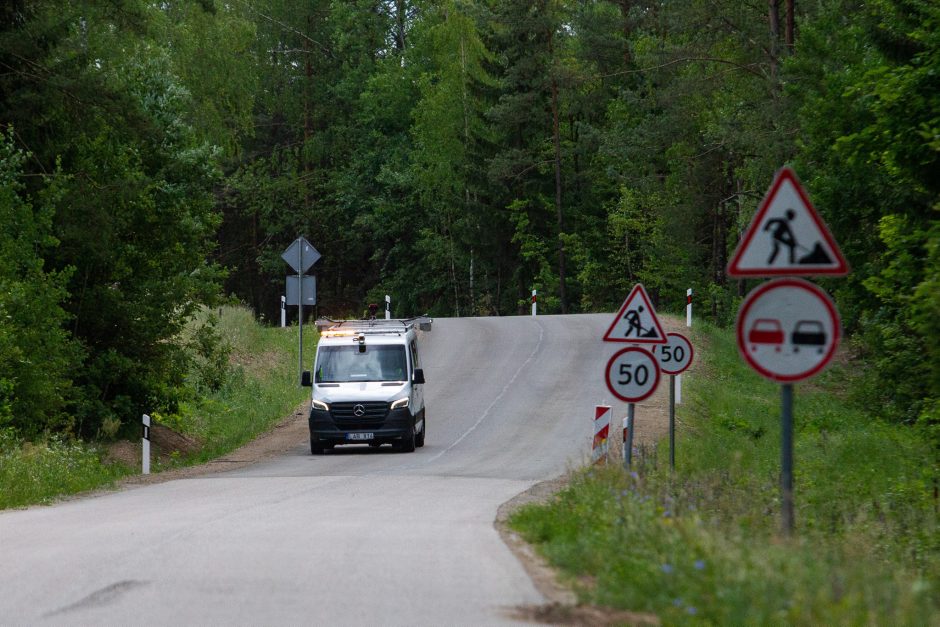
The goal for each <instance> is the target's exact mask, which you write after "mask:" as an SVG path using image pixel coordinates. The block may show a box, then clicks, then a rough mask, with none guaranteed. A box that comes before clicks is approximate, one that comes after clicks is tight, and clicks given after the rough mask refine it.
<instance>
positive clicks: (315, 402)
mask: <svg viewBox="0 0 940 627" xmlns="http://www.w3.org/2000/svg"><path fill="white" fill-rule="evenodd" d="M310 405H311V407H312V408H313V409H319V410H320V411H330V406H329V405H327V404H326V403H324V402H323V401H318V400H317V399H313V400H312V401H310Z"/></svg>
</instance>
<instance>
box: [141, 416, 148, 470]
mask: <svg viewBox="0 0 940 627" xmlns="http://www.w3.org/2000/svg"><path fill="white" fill-rule="evenodd" d="M141 449H142V450H143V473H144V474H145V475H149V474H150V416H148V415H147V414H144V417H143V442H142V446H141Z"/></svg>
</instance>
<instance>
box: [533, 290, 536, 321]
mask: <svg viewBox="0 0 940 627" xmlns="http://www.w3.org/2000/svg"><path fill="white" fill-rule="evenodd" d="M536 299H537V296H536V293H535V290H532V315H533V316H534V315H535V301H536Z"/></svg>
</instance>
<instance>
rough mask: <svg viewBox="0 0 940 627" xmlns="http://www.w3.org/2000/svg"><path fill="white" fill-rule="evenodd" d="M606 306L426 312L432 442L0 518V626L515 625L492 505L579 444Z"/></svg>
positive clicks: (551, 473)
mask: <svg viewBox="0 0 940 627" xmlns="http://www.w3.org/2000/svg"><path fill="white" fill-rule="evenodd" d="M609 321H610V315H609V314H602V315H579V316H539V317H537V318H532V317H510V318H468V319H438V320H437V321H435V323H434V330H433V331H432V332H431V333H429V334H425V335H424V337H423V338H422V339H421V350H422V352H423V355H422V357H423V359H424V366H425V373H426V377H427V385H426V388H425V397H426V404H427V421H428V432H427V433H428V435H427V443H426V446H425V447H424V448H423V449H418V450H417V452H415V453H412V454H402V453H396V452H393V451H392V449H391V448H389V447H383V448H382V449H379V450H370V449H368V448H367V447H355V448H352V447H340V448H339V449H337V450H336V451H334V452H333V453H328V454H326V455H323V456H311V455H310V454H309V445H308V442H307V441H306V440H304V441H298V442H297V446H296V448H294V449H293V450H291V451H290V452H289V454H287V455H284V456H282V457H279V458H277V459H274V460H272V461H269V462H265V463H259V464H256V465H254V466H250V467H248V468H243V469H240V470H238V471H233V472H227V473H218V474H213V475H208V476H204V477H200V478H192V479H183V480H177V481H170V482H167V483H161V484H156V485H149V486H143V487H137V488H132V489H126V490H123V491H120V492H116V493H108V494H105V495H102V496H96V497H93V498H86V499H80V500H74V501H69V502H65V503H61V504H58V505H55V506H52V507H35V508H31V509H28V510H20V511H9V512H2V513H0V623H3V624H37V623H49V624H86V625H92V624H94V625H106V624H111V625H116V624H210V623H211V624H223V623H225V624H253V625H257V624H286V623H291V624H300V623H311V624H332V625H335V624H357V625H366V624H367V625H378V624H382V625H386V624H400V625H416V624H426V625H431V624H434V625H440V624H458V623H459V624H499V623H512V622H513V621H514V619H513V618H512V615H511V610H512V608H514V607H516V606H519V605H531V604H538V603H541V602H543V601H544V599H543V598H542V597H541V595H540V594H539V593H538V592H537V591H536V589H535V587H534V585H533V584H532V582H531V580H530V579H529V578H528V576H527V575H526V573H525V571H524V570H523V568H522V566H521V564H520V563H519V562H518V561H517V560H516V558H515V557H514V556H513V554H512V553H511V552H510V551H509V550H508V549H507V548H506V546H505V545H504V544H503V542H502V540H501V539H500V537H499V535H498V533H497V531H496V530H495V529H494V526H493V521H494V518H495V516H496V510H497V508H498V507H499V505H500V504H502V503H504V502H505V501H507V500H509V499H510V498H512V497H513V496H515V495H516V494H518V493H520V492H522V491H524V490H526V489H528V488H529V487H530V486H531V485H533V484H534V483H536V482H538V481H541V480H544V479H549V478H553V477H556V476H558V475H559V474H562V473H563V472H565V470H566V469H567V468H569V467H571V466H576V465H579V464H581V463H582V462H583V461H584V460H585V459H586V458H587V456H588V453H589V448H590V441H591V429H592V425H591V418H592V408H593V406H594V405H595V404H598V403H601V402H605V401H606V402H608V403H610V401H612V398H611V396H610V394H609V392H608V391H607V389H606V386H605V385H604V383H603V380H602V373H603V367H604V364H605V363H606V358H607V357H608V356H609V355H610V354H612V353H613V352H614V350H615V348H614V347H610V348H608V347H607V346H604V345H603V344H602V343H601V342H600V338H601V337H602V335H603V333H604V331H605V330H606V325H607V324H609Z"/></svg>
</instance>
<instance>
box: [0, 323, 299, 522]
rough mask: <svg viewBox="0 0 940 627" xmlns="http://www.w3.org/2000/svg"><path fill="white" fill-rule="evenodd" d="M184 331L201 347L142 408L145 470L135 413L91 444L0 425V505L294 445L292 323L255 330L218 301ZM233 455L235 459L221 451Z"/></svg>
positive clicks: (26, 502) (229, 461) (53, 496)
mask: <svg viewBox="0 0 940 627" xmlns="http://www.w3.org/2000/svg"><path fill="white" fill-rule="evenodd" d="M207 322H209V324H208V325H207ZM206 329H210V330H211V331H210V332H207V331H206ZM184 333H185V334H188V335H189V336H191V337H188V338H186V339H187V340H189V341H190V344H192V345H198V346H200V347H201V348H202V349H203V350H201V351H200V352H199V353H198V354H197V355H196V356H195V358H194V359H193V361H192V365H191V367H190V373H189V376H188V377H187V384H186V389H185V390H184V393H183V401H182V402H180V403H179V405H178V407H176V408H174V409H173V410H172V411H162V412H161V411H158V410H155V411H152V412H151V415H152V417H153V419H154V421H155V425H156V426H155V427H154V429H153V430H152V432H151V433H152V440H153V444H154V446H153V463H152V472H154V473H155V474H153V475H150V476H149V477H146V478H145V477H142V476H140V474H139V473H140V465H141V445H140V440H139V439H137V438H136V437H135V436H136V435H137V434H139V432H140V431H139V430H140V427H139V425H138V424H134V420H135V419H136V420H139V418H140V417H139V416H138V417H134V418H130V419H129V420H128V423H127V424H125V426H124V427H123V428H122V429H121V430H120V431H119V432H118V434H117V437H116V438H108V437H106V436H102V438H101V439H100V440H98V441H94V442H84V441H80V440H69V439H66V438H62V437H49V438H46V439H45V440H42V441H37V442H25V441H22V440H18V439H16V438H14V437H12V435H9V434H4V432H2V431H0V509H5V508H11V507H24V506H28V505H33V504H38V503H49V502H52V501H54V500H56V499H58V498H61V497H64V496H68V495H73V494H77V493H82V492H86V491H89V490H94V489H101V488H107V487H110V486H114V485H115V484H116V482H118V481H121V482H122V483H141V482H153V481H159V480H162V479H165V478H167V477H170V476H178V475H187V474H192V473H194V472H197V473H198V472H205V471H206V470H208V468H209V467H205V466H202V468H203V470H201V471H196V470H193V468H195V467H196V465H199V464H203V463H205V462H209V461H210V460H218V461H216V463H213V464H210V466H212V467H213V469H217V468H218V464H222V463H227V464H228V465H229V466H232V465H233V464H234V465H237V464H239V463H248V462H250V461H256V460H257V459H261V458H264V457H265V456H268V455H270V454H272V452H277V451H281V450H283V449H284V448H285V447H287V446H290V445H292V444H294V443H296V441H297V439H298V437H299V436H298V434H301V433H302V429H301V427H304V426H305V423H303V420H302V416H301V415H300V410H299V406H300V405H301V403H302V402H303V399H304V398H305V396H306V392H305V391H304V389H302V388H300V387H299V386H298V382H297V351H298V346H297V329H296V327H291V328H287V329H281V328H273V327H265V326H263V325H261V324H259V323H258V322H257V321H256V320H255V319H254V317H253V315H252V314H251V312H250V311H249V310H248V309H246V308H244V307H223V308H221V309H220V310H218V311H215V312H213V313H211V314H210V312H208V311H204V312H202V314H201V315H200V316H199V317H198V318H197V319H196V320H194V321H193V323H192V325H190V327H189V328H187V330H186V331H185V332H184ZM305 335H306V334H305ZM315 339H316V333H315V331H314V330H313V327H311V332H310V333H309V335H307V341H306V342H305V346H304V353H305V356H306V357H309V358H311V359H312V356H313V353H314V350H315V346H316V344H315ZM261 434H265V435H264V436H263V437H262V438H258V441H257V442H254V441H255V439H256V438H257V437H258V436H259V435H261ZM122 435H123V436H126V437H125V438H123V439H122V438H121V436H122ZM249 443H251V444H250V445H249ZM233 451H238V452H239V455H238V456H237V458H235V457H231V456H230V454H231V453H232V452H233ZM186 469H190V470H186ZM167 471H173V472H172V473H169V474H168V473H167Z"/></svg>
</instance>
